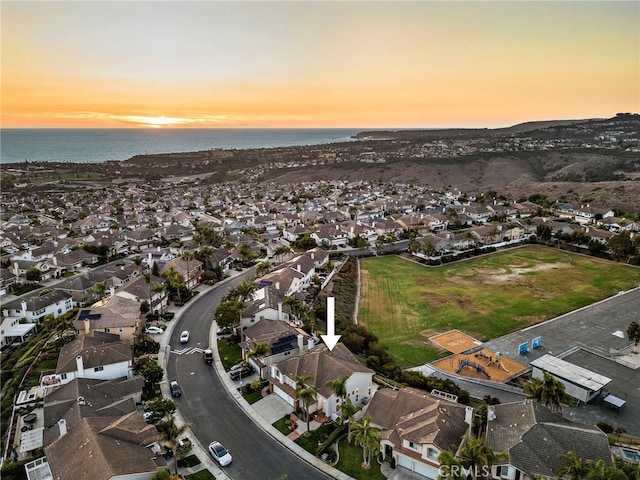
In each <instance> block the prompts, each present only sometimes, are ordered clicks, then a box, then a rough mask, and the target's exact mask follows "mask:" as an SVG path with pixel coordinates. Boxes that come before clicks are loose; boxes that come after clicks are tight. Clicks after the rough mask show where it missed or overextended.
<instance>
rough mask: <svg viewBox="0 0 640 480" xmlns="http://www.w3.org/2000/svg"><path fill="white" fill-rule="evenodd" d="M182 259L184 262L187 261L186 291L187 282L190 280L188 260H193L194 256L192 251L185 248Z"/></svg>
mask: <svg viewBox="0 0 640 480" xmlns="http://www.w3.org/2000/svg"><path fill="white" fill-rule="evenodd" d="M181 258H182V260H184V261H185V262H187V281H186V286H187V292H188V291H189V282H190V281H191V269H190V268H189V262H190V261H191V260H193V259H194V258H196V257H195V255H194V253H193V252H192V251H191V250H185V251H183V252H182V257H181Z"/></svg>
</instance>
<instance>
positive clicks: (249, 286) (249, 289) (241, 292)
mask: <svg viewBox="0 0 640 480" xmlns="http://www.w3.org/2000/svg"><path fill="white" fill-rule="evenodd" d="M257 289H258V286H257V285H254V284H253V283H249V282H247V281H246V280H245V281H244V282H242V283H241V284H240V285H238V286H237V287H236V289H235V291H236V293H237V294H238V297H239V299H240V300H242V301H243V302H246V301H247V300H249V299H250V298H251V295H252V294H253V292H255V291H256V290H257Z"/></svg>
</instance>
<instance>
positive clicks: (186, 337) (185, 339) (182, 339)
mask: <svg viewBox="0 0 640 480" xmlns="http://www.w3.org/2000/svg"><path fill="white" fill-rule="evenodd" d="M188 341H189V331H188V330H185V331H184V332H182V333H181V334H180V343H187V342H188Z"/></svg>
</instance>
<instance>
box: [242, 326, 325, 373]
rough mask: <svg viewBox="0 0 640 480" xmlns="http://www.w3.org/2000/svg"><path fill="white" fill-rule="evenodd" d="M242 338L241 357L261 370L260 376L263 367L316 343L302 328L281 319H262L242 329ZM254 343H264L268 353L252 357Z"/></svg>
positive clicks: (311, 346)
mask: <svg viewBox="0 0 640 480" xmlns="http://www.w3.org/2000/svg"><path fill="white" fill-rule="evenodd" d="M242 338H243V341H242V342H240V348H241V349H242V358H243V359H244V360H247V361H248V362H249V363H251V364H252V365H253V366H254V368H255V369H256V371H258V372H261V377H263V375H264V371H265V369H268V368H269V367H270V366H271V365H273V364H275V363H278V362H281V361H283V360H286V359H287V358H289V357H291V356H293V355H299V354H301V353H304V352H305V351H307V350H311V349H312V348H314V347H315V343H316V340H315V339H314V338H313V337H312V336H310V335H309V334H307V333H306V332H305V331H304V330H302V329H300V328H297V327H294V326H293V325H291V324H290V323H288V322H285V321H282V320H267V319H262V320H260V321H259V322H257V323H256V324H254V325H252V326H251V327H249V328H247V329H246V330H244V331H243V332H242ZM255 343H266V344H267V345H268V346H269V354H268V355H263V356H261V357H259V358H256V357H252V356H251V352H253V350H254V344H255ZM267 373H268V372H267Z"/></svg>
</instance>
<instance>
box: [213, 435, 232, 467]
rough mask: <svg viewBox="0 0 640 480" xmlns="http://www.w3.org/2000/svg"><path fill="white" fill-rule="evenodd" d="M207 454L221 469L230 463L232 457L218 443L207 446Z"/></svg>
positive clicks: (214, 442)
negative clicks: (209, 454)
mask: <svg viewBox="0 0 640 480" xmlns="http://www.w3.org/2000/svg"><path fill="white" fill-rule="evenodd" d="M209 453H211V456H212V457H213V459H214V460H215V461H216V462H218V463H219V464H220V466H221V467H225V466H227V465H229V464H230V463H231V460H233V457H232V456H231V454H230V453H229V450H227V449H226V448H225V447H224V446H223V445H222V444H221V443H220V442H217V441H215V440H214V441H213V442H211V443H210V444H209Z"/></svg>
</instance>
